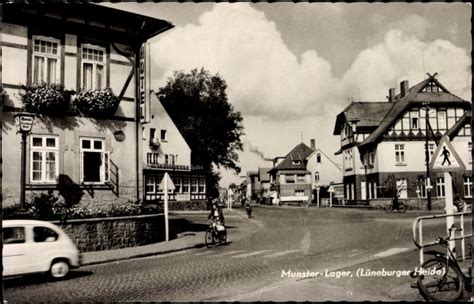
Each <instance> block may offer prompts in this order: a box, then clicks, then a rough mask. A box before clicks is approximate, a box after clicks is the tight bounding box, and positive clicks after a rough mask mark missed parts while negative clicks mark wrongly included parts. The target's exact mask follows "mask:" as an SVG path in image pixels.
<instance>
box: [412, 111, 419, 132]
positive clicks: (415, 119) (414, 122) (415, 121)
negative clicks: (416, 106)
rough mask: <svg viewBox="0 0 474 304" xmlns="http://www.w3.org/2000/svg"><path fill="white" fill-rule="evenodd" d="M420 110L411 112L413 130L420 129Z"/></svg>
mask: <svg viewBox="0 0 474 304" xmlns="http://www.w3.org/2000/svg"><path fill="white" fill-rule="evenodd" d="M418 115H419V114H418V111H411V112H410V128H411V129H412V130H418V128H419V127H420V125H419V123H418V119H419V117H418Z"/></svg>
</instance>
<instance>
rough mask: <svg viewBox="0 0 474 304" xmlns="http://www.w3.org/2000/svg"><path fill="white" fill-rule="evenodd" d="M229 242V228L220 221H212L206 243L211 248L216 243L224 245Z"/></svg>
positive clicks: (207, 232) (205, 239) (205, 238)
mask: <svg viewBox="0 0 474 304" xmlns="http://www.w3.org/2000/svg"><path fill="white" fill-rule="evenodd" d="M226 242H227V229H226V228H225V226H224V225H223V224H221V223H220V222H219V221H211V223H210V224H209V227H208V228H207V230H206V235H205V237H204V243H205V244H206V247H207V248H209V247H211V246H214V245H217V244H219V245H224V244H225V243H226Z"/></svg>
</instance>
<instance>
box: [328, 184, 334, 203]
mask: <svg viewBox="0 0 474 304" xmlns="http://www.w3.org/2000/svg"><path fill="white" fill-rule="evenodd" d="M328 192H329V208H332V194H333V193H334V186H333V183H332V182H331V183H330V184H329V190H328Z"/></svg>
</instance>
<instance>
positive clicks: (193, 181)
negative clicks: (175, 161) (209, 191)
mask: <svg viewBox="0 0 474 304" xmlns="http://www.w3.org/2000/svg"><path fill="white" fill-rule="evenodd" d="M198 184H199V180H198V179H197V178H192V179H191V193H197V192H198Z"/></svg>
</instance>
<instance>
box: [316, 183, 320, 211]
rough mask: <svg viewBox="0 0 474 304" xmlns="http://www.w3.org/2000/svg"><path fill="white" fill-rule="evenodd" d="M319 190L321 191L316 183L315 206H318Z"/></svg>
mask: <svg viewBox="0 0 474 304" xmlns="http://www.w3.org/2000/svg"><path fill="white" fill-rule="evenodd" d="M319 191H321V187H320V186H319V184H318V185H316V207H318V208H319Z"/></svg>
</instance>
